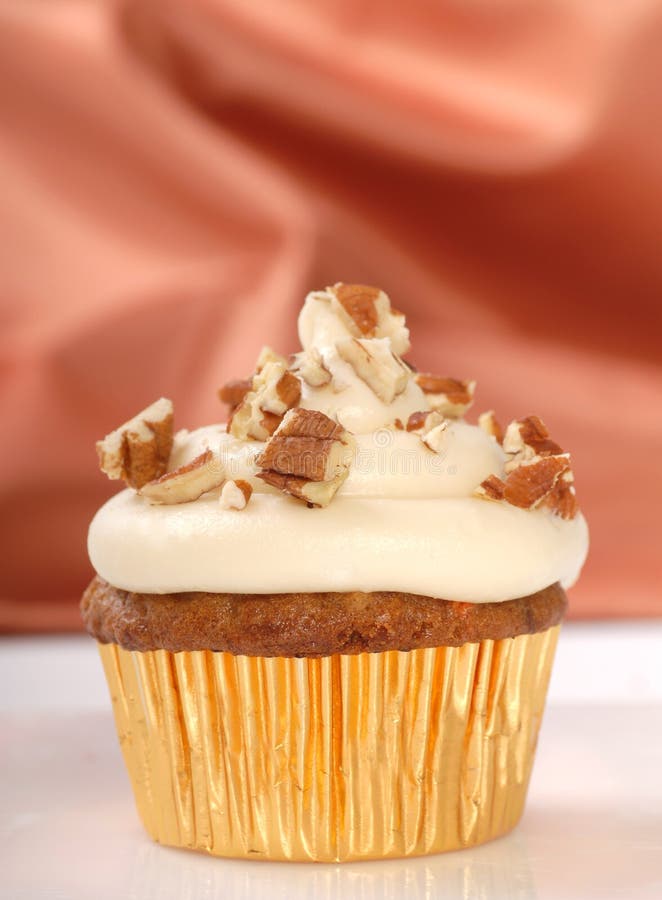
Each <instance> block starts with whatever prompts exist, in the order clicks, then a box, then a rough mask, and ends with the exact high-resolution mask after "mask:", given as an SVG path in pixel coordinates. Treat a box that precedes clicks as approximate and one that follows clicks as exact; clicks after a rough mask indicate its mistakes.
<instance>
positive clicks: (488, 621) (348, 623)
mask: <svg viewBox="0 0 662 900" xmlns="http://www.w3.org/2000/svg"><path fill="white" fill-rule="evenodd" d="M566 606H567V599H566V595H565V592H564V591H563V589H562V588H561V586H560V585H559V584H553V585H550V586H549V587H547V588H544V589H543V590H541V591H538V592H537V593H535V594H530V595H529V596H527V597H520V598H518V599H514V600H505V601H503V602H500V603H460V602H457V601H453V600H439V599H434V598H431V597H423V596H419V595H417V594H403V593H399V592H395V591H378V592H374V593H362V592H360V591H351V592H348V593H297V594H273V595H264V594H211V593H204V592H190V593H180V594H137V593H132V592H130V591H124V590H121V589H120V588H116V587H113V586H112V585H110V584H108V583H107V582H106V581H104V580H103V579H102V578H99V577H98V576H97V577H96V578H94V579H93V580H92V582H91V583H90V585H89V587H88V588H87V590H86V591H85V594H84V595H83V599H82V602H81V611H82V615H83V619H84V621H85V626H86V628H87V630H88V632H89V633H90V634H91V635H92V636H93V637H95V638H97V640H99V641H101V642H102V643H114V644H119V646H121V647H123V648H124V649H126V650H141V651H143V650H169V651H171V652H175V653H176V652H179V651H182V650H215V651H225V652H229V653H234V654H237V655H246V656H305V657H319V656H330V655H332V654H336V653H366V652H368V653H376V652H380V651H383V650H414V649H417V648H421V647H443V646H449V647H459V646H461V645H462V644H466V643H475V642H477V641H482V640H487V639H492V640H499V639H501V638H507V637H516V636H517V635H519V634H534V633H536V632H539V631H544V630H545V629H547V628H550V627H552V626H553V625H557V624H558V623H559V622H560V621H561V619H562V617H563V613H564V612H565V609H566Z"/></svg>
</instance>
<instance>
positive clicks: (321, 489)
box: [257, 470, 349, 507]
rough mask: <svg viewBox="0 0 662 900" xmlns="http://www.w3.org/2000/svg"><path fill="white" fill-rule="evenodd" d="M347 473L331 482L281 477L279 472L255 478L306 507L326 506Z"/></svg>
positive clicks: (293, 476) (287, 476) (294, 476)
mask: <svg viewBox="0 0 662 900" xmlns="http://www.w3.org/2000/svg"><path fill="white" fill-rule="evenodd" d="M348 474H349V472H348V471H344V472H341V473H340V474H339V475H337V476H336V477H335V478H334V479H332V480H331V481H309V480H308V479H307V478H300V477H299V476H297V475H282V474H281V473H280V472H272V471H270V470H267V471H265V472H258V475H257V477H258V478H261V479H262V480H263V481H264V482H266V484H270V485H271V486H272V487H275V488H278V490H279V491H282V492H283V493H284V494H290V495H291V496H292V497H296V498H297V500H303V501H304V502H305V503H306V504H307V505H308V506H310V507H313V506H317V507H323V506H328V505H329V503H330V502H331V501H332V500H333V498H334V496H335V494H336V492H337V490H338V488H339V487H340V485H341V484H342V483H343V481H344V480H345V479H346V478H347V475H348Z"/></svg>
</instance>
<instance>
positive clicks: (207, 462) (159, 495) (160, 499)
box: [138, 450, 225, 505]
mask: <svg viewBox="0 0 662 900" xmlns="http://www.w3.org/2000/svg"><path fill="white" fill-rule="evenodd" d="M224 480H225V476H224V474H223V469H222V466H221V464H220V461H219V459H218V457H217V456H215V455H214V454H213V453H212V451H211V450H205V452H204V453H201V454H200V456H196V458H195V459H194V460H192V461H191V462H190V463H186V465H183V466H180V467H179V468H178V469H173V471H172V472H168V473H166V474H165V475H162V476H161V477H160V478H157V479H155V480H154V481H150V482H148V483H147V484H145V485H143V486H142V488H141V489H140V490H139V492H138V493H139V494H140V495H141V496H143V497H147V499H148V500H149V501H150V502H151V503H163V504H168V505H170V504H174V503H189V502H190V501H192V500H197V499H198V497H201V496H202V495H203V494H206V493H207V491H211V490H213V489H214V488H217V487H219V485H221V484H222V483H223V481H224Z"/></svg>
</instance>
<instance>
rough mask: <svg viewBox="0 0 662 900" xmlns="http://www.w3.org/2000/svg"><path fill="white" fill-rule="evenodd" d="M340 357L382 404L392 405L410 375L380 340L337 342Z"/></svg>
mask: <svg viewBox="0 0 662 900" xmlns="http://www.w3.org/2000/svg"><path fill="white" fill-rule="evenodd" d="M336 349H337V351H338V353H339V354H340V356H341V357H342V358H343V359H344V360H345V362H348V363H349V364H350V365H351V366H352V368H353V369H354V371H355V372H356V374H357V375H358V376H359V378H360V379H361V380H362V381H365V383H366V384H367V385H368V387H369V388H370V389H371V390H372V391H373V392H374V393H375V394H376V395H377V396H378V397H379V399H380V400H382V401H383V402H384V403H392V402H393V400H395V398H396V397H397V396H398V395H399V394H401V393H402V392H403V391H404V390H405V388H406V387H407V382H408V381H409V376H410V372H409V369H408V368H407V367H406V366H405V364H404V363H403V362H402V360H401V359H399V357H397V356H396V355H395V354H394V353H393V351H392V350H391V345H390V342H389V341H388V340H386V339H383V338H381V339H380V338H374V339H371V340H363V339H360V338H342V339H341V340H339V341H336Z"/></svg>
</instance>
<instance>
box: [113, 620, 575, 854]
mask: <svg viewBox="0 0 662 900" xmlns="http://www.w3.org/2000/svg"><path fill="white" fill-rule="evenodd" d="M558 630H559V629H558V626H557V627H554V628H551V629H549V630H547V631H545V632H541V633H539V634H534V635H522V636H520V637H516V638H509V639H505V640H500V641H482V642H481V643H476V644H465V645H464V646H462V647H440V648H435V649H424V650H412V651H410V652H406V653H405V652H398V651H387V652H383V653H364V654H360V655H352V656H349V655H347V656H344V655H339V656H328V657H324V658H322V659H295V658H273V659H272V658H263V657H248V656H232V655H231V654H229V653H213V652H210V651H194V652H183V653H169V652H167V651H165V650H156V651H151V652H146V653H140V652H131V651H127V650H123V649H122V648H120V647H118V646H116V645H114V644H107V645H103V644H100V645H99V649H100V652H101V657H102V660H103V663H104V668H105V671H106V676H107V679H108V684H109V687H110V693H111V697H112V701H113V708H114V713H115V722H116V725H117V730H118V733H119V739H120V744H121V747H122V752H123V755H124V760H125V762H126V766H127V769H128V771H129V776H130V778H131V783H132V786H133V790H134V794H135V797H136V803H137V806H138V810H139V813H140V816H141V818H142V821H143V823H144V825H145V827H146V829H147V831H148V832H149V834H150V835H151V836H152V837H153V838H154V839H155V840H157V841H159V842H161V843H163V844H169V845H173V846H178V847H190V848H193V849H197V850H203V851H205V852H207V853H211V854H213V855H216V856H228V857H243V858H251V859H272V860H275V859H281V860H302V861H311V860H313V861H328V862H331V861H344V860H352V859H370V858H387V857H403V856H416V855H421V854H427V853H438V852H441V851H444V850H453V849H457V848H460V847H467V846H471V845H475V844H479V843H482V842H484V841H488V840H491V839H492V838H495V837H498V836H499V835H501V834H504V833H505V832H507V831H509V830H510V829H511V828H512V827H513V826H514V825H515V824H516V823H517V821H518V819H519V818H520V816H521V814H522V810H523V807H524V800H525V796H526V791H527V786H528V782H529V776H530V773H531V766H532V762H533V754H534V750H535V745H536V739H537V735H538V729H539V727H540V721H541V717H542V712H543V707H544V703H545V695H546V692H547V685H548V682H549V675H550V670H551V665H552V660H553V656H554V649H555V646H556V640H557V636H558Z"/></svg>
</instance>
